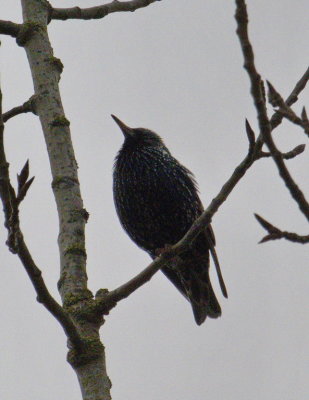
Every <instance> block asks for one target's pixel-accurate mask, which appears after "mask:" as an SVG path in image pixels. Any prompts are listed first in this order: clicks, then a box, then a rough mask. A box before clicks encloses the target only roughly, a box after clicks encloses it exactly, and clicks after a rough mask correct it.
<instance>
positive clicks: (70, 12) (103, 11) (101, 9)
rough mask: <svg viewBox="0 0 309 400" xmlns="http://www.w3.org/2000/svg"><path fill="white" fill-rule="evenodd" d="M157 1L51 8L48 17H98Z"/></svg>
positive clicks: (115, 1) (115, 0)
mask: <svg viewBox="0 0 309 400" xmlns="http://www.w3.org/2000/svg"><path fill="white" fill-rule="evenodd" d="M157 1H161V0H131V1H122V2H120V1H117V0H114V1H112V2H111V3H108V4H104V5H101V6H96V7H90V8H80V7H73V8H52V9H51V10H50V15H49V18H50V19H60V20H64V21H65V20H67V19H85V20H88V19H100V18H104V17H106V16H107V15H108V14H111V13H114V12H120V11H130V12H133V11H135V10H137V9H139V8H143V7H147V6H149V5H150V4H151V3H155V2H157Z"/></svg>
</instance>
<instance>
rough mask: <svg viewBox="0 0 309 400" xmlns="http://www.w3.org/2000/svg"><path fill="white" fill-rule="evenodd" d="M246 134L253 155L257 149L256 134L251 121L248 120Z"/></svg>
mask: <svg viewBox="0 0 309 400" xmlns="http://www.w3.org/2000/svg"><path fill="white" fill-rule="evenodd" d="M246 132H247V136H248V140H249V153H250V154H253V152H254V147H255V133H254V130H253V129H252V128H251V126H250V124H249V121H248V120H247V119H246Z"/></svg>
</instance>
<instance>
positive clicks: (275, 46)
mask: <svg viewBox="0 0 309 400" xmlns="http://www.w3.org/2000/svg"><path fill="white" fill-rule="evenodd" d="M52 4H53V5H54V6H57V7H61V6H62V7H69V6H74V5H80V6H84V7H85V6H92V5H97V4H98V3H96V2H95V1H73V0H70V1H60V0H58V1H52ZM0 5H1V7H0V9H1V17H0V18H1V19H10V20H13V21H15V22H21V9H20V4H19V1H17V0H15V1H7V0H0ZM248 9H249V14H250V36H251V39H252V42H253V45H254V49H255V56H256V65H257V68H258V70H259V72H260V73H261V74H262V76H263V78H267V79H268V80H270V81H271V82H272V83H273V85H274V86H275V87H276V88H277V90H278V91H279V92H281V94H282V95H283V96H284V97H286V96H287V95H288V94H289V93H290V91H291V90H292V88H293V87H294V85H295V83H296V82H297V81H298V79H299V78H300V77H301V76H302V74H303V73H304V72H305V70H306V68H307V65H306V63H307V61H308V33H309V32H308V2H307V0H298V1H295V0H275V1H269V0H259V1H252V0H251V1H248ZM234 12H235V5H234V2H233V1H217V0H196V1H188V0H162V1H161V2H158V3H155V4H152V5H150V6H149V7H147V8H144V9H141V10H138V11H136V12H135V13H116V14H112V15H110V16H108V17H106V18H104V19H103V20H97V21H68V22H62V21H59V22H58V21H53V22H52V23H51V24H50V26H49V33H50V39H51V42H52V46H53V48H54V52H55V56H56V57H59V58H60V59H61V60H62V62H63V64H64V72H63V74H62V79H61V82H60V88H61V93H62V100H63V104H64V108H65V112H66V116H67V118H68V119H69V120H70V121H71V128H72V137H73V142H74V145H75V151H76V157H77V160H78V164H79V177H80V182H81V189H82V194H83V197H84V202H85V207H86V209H87V210H88V212H89V213H90V219H89V223H88V224H87V248H88V276H89V287H90V289H91V290H93V291H96V290H98V289H99V288H102V287H107V288H109V289H112V288H115V287H116V286H118V285H120V284H121V283H123V282H125V281H126V280H128V279H129V278H131V277H132V276H133V275H134V274H135V273H137V272H138V271H140V270H141V269H142V268H144V267H145V266H146V265H147V264H148V263H149V262H150V260H149V258H148V256H147V254H145V253H143V251H141V250H140V249H138V248H137V247H136V246H135V245H134V244H133V243H132V242H131V241H130V239H129V238H128V237H127V236H126V234H125V233H124V232H123V230H122V228H121V226H120V224H119V222H118V219H117V216H116V213H115V209H114V205H113V198H112V166H113V159H114V157H115V154H116V152H117V151H118V149H119V148H120V146H121V144H122V140H123V137H122V134H121V132H120V130H119V128H118V127H117V126H116V124H115V123H114V121H113V120H112V119H111V118H110V114H111V113H113V114H115V115H117V116H118V117H119V118H121V119H122V120H123V121H124V122H126V123H127V124H128V125H130V126H132V127H137V126H143V127H147V128H150V129H152V130H154V131H156V132H158V133H159V134H160V135H161V136H162V137H163V138H164V140H165V143H166V144H167V146H168V147H169V149H170V150H171V152H172V154H173V155H174V156H175V157H176V158H177V159H179V160H180V161H181V162H182V163H183V164H184V165H186V166H187V167H188V168H189V169H191V170H192V171H193V172H194V173H195V175H196V178H197V181H198V182H199V187H200V192H201V198H202V200H203V203H204V205H205V206H206V205H208V204H209V202H210V200H211V199H212V198H213V197H214V196H215V195H216V194H217V193H218V191H219V189H220V188H221V186H222V185H223V183H224V182H225V181H226V180H227V179H228V177H229V176H230V175H231V172H232V170H233V169H234V168H235V167H236V165H237V164H238V163H239V162H240V161H241V160H242V159H243V157H244V156H245V154H246V152H247V147H248V143H247V138H246V134H245V129H244V121H245V118H248V119H249V121H250V122H251V125H252V127H253V128H254V129H256V131H258V129H257V123H256V119H255V109H254V107H253V105H252V100H251V97H250V95H249V81H248V77H247V75H246V73H245V71H244V70H243V68H242V64H243V60H242V55H241V52H240V46H239V43H238V39H237V37H236V35H235V26H236V24H235V20H234ZM1 40H2V46H1V50H0V51H1V80H2V90H3V95H4V110H8V109H10V108H12V107H14V106H16V105H19V104H22V103H23V102H24V101H25V100H27V99H28V98H29V97H30V96H31V95H32V94H33V86H32V81H31V76H30V71H29V67H28V64H27V59H26V56H25V52H24V50H23V49H22V48H20V47H17V46H16V44H15V41H14V40H13V39H12V38H6V37H2V38H1ZM308 93H309V91H308V88H307V91H306V92H305V93H303V94H302V95H301V96H300V98H299V101H298V103H297V105H296V106H295V110H297V111H298V112H299V111H300V110H301V108H302V106H303V105H304V104H306V102H307V106H308V99H309V96H308ZM269 113H270V114H271V113H272V108H271V107H269ZM275 132H276V136H275V138H276V142H277V144H278V145H279V147H280V149H282V150H283V151H288V150H291V149H292V148H294V147H295V146H296V145H298V144H301V143H305V142H306V137H305V135H304V134H303V133H302V132H301V131H300V130H298V129H296V128H295V127H294V126H292V125H291V124H290V123H287V122H285V123H284V124H283V125H282V126H281V127H280V128H279V129H276V131H275ZM5 141H6V148H7V158H8V160H9V162H10V168H11V176H12V178H13V181H14V179H15V176H16V173H17V172H18V171H19V170H20V169H21V167H22V166H23V164H24V163H25V161H26V160H27V159H28V158H29V159H30V166H31V175H35V177H36V179H35V181H34V184H33V185H32V188H31V190H30V192H29V194H28V196H27V199H26V201H25V202H24V203H23V204H22V207H21V223H22V228H23V230H24V234H25V239H26V242H27V243H28V245H29V247H30V249H31V251H32V254H33V256H34V259H35V260H36V262H37V264H38V265H39V266H40V268H41V269H42V271H43V275H44V277H45V280H46V283H47V285H48V287H49V289H50V291H51V292H52V293H53V294H54V295H55V297H56V298H57V299H59V295H58V292H57V288H56V284H57V280H58V278H59V261H58V259H59V256H58V249H57V234H58V219H57V214H56V207H55V203H54V199H53V195H52V190H51V185H50V184H51V175H50V171H49V165H48V160H47V154H46V148H45V143H44V140H43V135H42V132H41V129H40V125H39V121H38V119H37V118H36V117H34V116H32V115H23V116H19V117H17V118H15V119H14V120H12V121H10V122H9V123H7V125H6V134H5ZM308 151H309V149H308V148H307V149H306V152H305V153H304V154H303V155H301V156H299V157H298V158H297V159H295V160H291V161H289V162H288V167H289V169H290V171H291V173H292V174H293V176H294V177H295V180H296V182H298V183H299V184H300V185H301V187H302V189H303V191H304V192H305V194H306V195H307V199H308V198H309V180H308ZM254 212H258V213H259V214H260V215H262V216H264V217H265V218H266V219H268V220H269V221H271V222H272V223H274V224H275V225H277V226H279V227H281V228H282V229H284V230H290V231H295V232H298V233H300V234H308V225H307V223H306V221H305V218H304V217H303V216H302V215H301V214H300V212H299V211H298V208H297V206H296V204H295V203H294V202H293V201H292V200H291V198H290V196H289V194H288V192H287V190H286V188H285V186H284V184H283V183H282V181H281V180H280V179H279V178H278V173H277V170H276V167H275V165H274V163H273V162H272V161H271V160H261V161H259V162H257V163H256V164H255V165H254V166H253V167H252V168H251V170H250V171H249V172H248V173H247V175H246V176H245V178H244V179H242V181H241V182H240V184H239V185H238V186H237V187H236V189H235V190H234V191H233V193H232V195H231V196H230V197H229V198H228V200H227V202H226V203H225V204H224V205H223V206H222V208H221V209H220V211H219V213H218V214H216V216H215V217H214V219H213V226H214V230H215V233H216V237H217V252H218V255H219V258H220V262H221V266H222V270H223V275H224V277H225V282H226V284H227V287H228V292H229V299H228V300H225V299H223V297H222V295H221V294H220V291H219V288H218V284H217V280H216V277H215V274H214V273H213V272H214V271H213V267H212V280H213V282H214V286H215V289H216V292H217V293H218V298H219V300H220V303H221V306H222V309H223V313H222V317H221V318H220V319H218V320H207V321H206V323H205V324H203V325H202V326H201V327H198V326H197V325H195V323H194V319H193V315H192V312H191V308H190V305H189V303H187V302H186V301H185V300H184V298H183V297H182V296H181V295H180V294H179V293H178V292H177V290H176V289H175V288H174V287H173V285H172V284H171V283H170V282H169V281H168V280H167V279H166V278H165V277H164V276H163V274H160V273H158V274H157V275H156V276H155V277H154V278H153V279H152V281H151V282H150V283H148V284H147V285H145V286H144V287H143V288H141V289H140V290H139V291H138V292H136V293H135V294H133V295H132V296H131V297H130V298H129V299H127V300H126V301H123V302H121V303H120V304H119V305H118V307H117V308H116V309H114V310H113V311H112V313H111V315H110V316H108V317H107V318H106V324H105V325H104V326H103V327H102V329H101V337H102V339H103V341H104V343H105V346H106V356H107V368H108V373H109V376H110V378H111V380H112V382H113V388H112V396H113V399H114V400H124V399H125V400H146V399H147V400H155V399H160V400H172V399H173V400H199V399H205V400H207V399H211V400H222V399H224V400H236V399H237V400H242V399H250V400H260V399H263V400H268V399H271V400H292V399H293V400H294V399H295V400H305V399H307V398H308V393H309V379H308V370H309V355H308V345H309V339H308V330H309V316H308V284H309V265H308V245H307V247H305V246H301V245H298V244H291V243H288V242H286V241H276V242H272V243H267V244H263V245H258V244H257V243H258V241H259V240H260V239H261V238H262V237H263V235H264V233H265V232H264V231H263V230H262V229H261V227H260V226H259V225H258V223H257V222H256V221H255V219H254V217H253V213H254ZM1 220H2V221H3V217H1ZM5 240H6V232H5V230H4V228H3V229H2V230H1V234H0V242H1V243H3V245H2V247H1V250H0V251H1V283H0V285H1V300H0V301H1V306H0V313H1V314H0V320H1V325H2V328H1V330H0V354H1V360H0V398H1V399H5V400H16V399H20V400H23V399H25V400H26V399H31V400H55V399H60V398H61V399H70V400H79V399H80V398H81V395H80V389H79V386H78V383H77V379H76V377H75V374H74V372H73V370H72V369H71V367H70V366H69V365H68V364H67V363H66V361H65V358H66V341H65V337H64V334H63V332H62V329H61V328H60V327H59V326H58V324H57V323H56V321H55V320H54V319H53V318H52V317H51V316H50V315H49V314H48V312H47V311H45V309H44V308H43V307H42V306H41V305H39V304H38V303H37V302H36V300H35V293H34V290H33V288H32V286H31V284H30V281H29V280H28V278H27V277H26V274H25V272H24V270H23V268H22V267H21V265H20V263H19V261H18V259H17V258H16V257H15V256H13V255H11V254H10V253H9V252H8V250H7V248H6V247H5V245H4V242H5Z"/></svg>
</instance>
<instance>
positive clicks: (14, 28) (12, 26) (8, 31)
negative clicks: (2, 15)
mask: <svg viewBox="0 0 309 400" xmlns="http://www.w3.org/2000/svg"><path fill="white" fill-rule="evenodd" d="M21 27H22V25H21V24H16V23H15V22H11V21H2V20H1V21H0V34H2V35H9V36H12V37H14V38H16V37H17V36H18V34H19V31H20V29H21Z"/></svg>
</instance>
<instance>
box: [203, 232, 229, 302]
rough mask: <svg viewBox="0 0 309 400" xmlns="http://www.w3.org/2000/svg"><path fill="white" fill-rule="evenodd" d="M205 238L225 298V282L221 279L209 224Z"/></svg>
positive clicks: (213, 238)
mask: <svg viewBox="0 0 309 400" xmlns="http://www.w3.org/2000/svg"><path fill="white" fill-rule="evenodd" d="M206 238H207V242H208V245H209V250H210V253H211V257H212V259H213V261H214V264H215V267H216V271H217V275H218V280H219V283H220V288H221V291H222V294H223V296H224V297H226V298H227V297H228V294H227V290H226V286H225V283H224V280H223V276H222V272H221V268H220V264H219V260H218V257H217V253H216V250H215V243H216V241H215V234H214V231H213V229H212V227H211V225H209V226H208V228H207V234H206Z"/></svg>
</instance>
